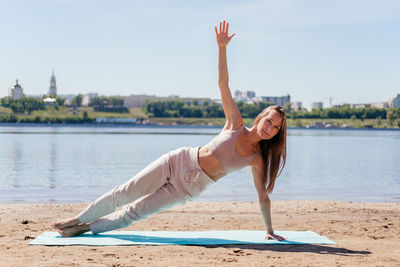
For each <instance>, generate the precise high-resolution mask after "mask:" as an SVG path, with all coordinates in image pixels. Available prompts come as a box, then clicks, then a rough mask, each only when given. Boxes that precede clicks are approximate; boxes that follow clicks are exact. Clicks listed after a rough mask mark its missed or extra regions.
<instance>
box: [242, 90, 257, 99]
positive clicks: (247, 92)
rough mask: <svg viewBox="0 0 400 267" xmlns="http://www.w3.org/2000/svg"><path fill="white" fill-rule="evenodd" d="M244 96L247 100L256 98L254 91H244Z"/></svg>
mask: <svg viewBox="0 0 400 267" xmlns="http://www.w3.org/2000/svg"><path fill="white" fill-rule="evenodd" d="M243 96H244V97H246V98H254V97H256V93H255V92H253V91H244V92H243Z"/></svg>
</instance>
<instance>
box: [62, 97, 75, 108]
mask: <svg viewBox="0 0 400 267" xmlns="http://www.w3.org/2000/svg"><path fill="white" fill-rule="evenodd" d="M59 97H61V98H64V105H66V106H71V105H72V99H74V97H75V95H59Z"/></svg>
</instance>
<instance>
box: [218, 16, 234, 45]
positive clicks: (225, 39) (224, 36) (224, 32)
mask: <svg viewBox="0 0 400 267" xmlns="http://www.w3.org/2000/svg"><path fill="white" fill-rule="evenodd" d="M228 28H229V23H225V20H224V22H223V23H222V22H220V23H219V32H218V29H217V27H216V26H215V34H216V35H217V43H218V46H219V47H225V46H227V45H228V44H229V42H230V41H231V39H232V37H233V36H235V34H232V35H231V36H229V35H228Z"/></svg>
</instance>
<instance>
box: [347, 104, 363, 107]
mask: <svg viewBox="0 0 400 267" xmlns="http://www.w3.org/2000/svg"><path fill="white" fill-rule="evenodd" d="M348 105H349V106H350V108H366V107H367V104H348Z"/></svg>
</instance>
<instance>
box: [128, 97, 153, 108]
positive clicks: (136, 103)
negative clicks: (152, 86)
mask: <svg viewBox="0 0 400 267" xmlns="http://www.w3.org/2000/svg"><path fill="white" fill-rule="evenodd" d="M155 98H157V97H156V96H155V95H130V96H124V97H123V99H124V107H126V108H143V107H145V106H146V101H147V100H149V99H155Z"/></svg>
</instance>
